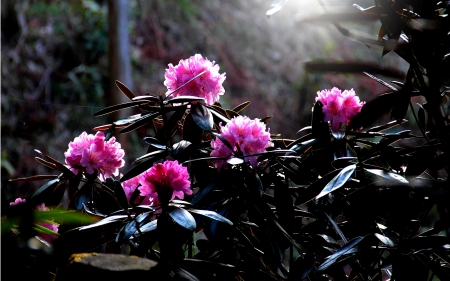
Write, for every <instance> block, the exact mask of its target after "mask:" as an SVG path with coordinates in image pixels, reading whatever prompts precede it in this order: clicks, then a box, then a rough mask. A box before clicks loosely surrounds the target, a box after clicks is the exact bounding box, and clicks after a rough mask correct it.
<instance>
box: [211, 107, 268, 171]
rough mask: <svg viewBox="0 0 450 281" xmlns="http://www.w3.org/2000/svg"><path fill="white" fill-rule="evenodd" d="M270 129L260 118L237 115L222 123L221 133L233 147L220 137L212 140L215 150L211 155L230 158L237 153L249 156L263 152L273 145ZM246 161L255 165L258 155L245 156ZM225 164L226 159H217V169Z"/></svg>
mask: <svg viewBox="0 0 450 281" xmlns="http://www.w3.org/2000/svg"><path fill="white" fill-rule="evenodd" d="M269 131H270V129H268V130H267V131H266V124H264V123H263V122H261V121H259V119H257V118H256V119H254V120H252V119H250V118H249V117H247V116H237V117H234V118H233V119H231V120H230V122H228V123H227V124H226V125H225V126H222V123H220V134H221V136H222V137H223V138H225V140H227V141H228V143H229V144H230V145H231V147H232V148H233V149H232V150H231V149H230V148H229V147H228V146H227V145H225V144H224V143H223V142H222V141H221V140H220V139H219V138H217V139H215V140H212V141H211V147H212V148H213V151H212V152H211V156H213V157H221V158H230V157H232V156H233V155H236V154H237V153H239V151H240V152H242V155H243V156H244V157H245V156H249V155H252V154H256V153H261V152H264V151H265V150H266V148H267V147H271V146H273V143H272V142H271V141H270V133H269ZM245 161H248V162H250V164H251V165H252V166H253V167H256V166H257V165H258V162H257V156H249V157H245ZM223 164H225V160H218V161H216V166H217V169H219V170H220V168H221V167H222V166H223Z"/></svg>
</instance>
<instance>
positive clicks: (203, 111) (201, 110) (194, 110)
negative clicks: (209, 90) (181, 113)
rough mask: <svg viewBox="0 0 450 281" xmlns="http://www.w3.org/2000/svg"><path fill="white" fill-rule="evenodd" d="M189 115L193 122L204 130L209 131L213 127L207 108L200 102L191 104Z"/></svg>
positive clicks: (211, 117)
mask: <svg viewBox="0 0 450 281" xmlns="http://www.w3.org/2000/svg"><path fill="white" fill-rule="evenodd" d="M191 115H192V118H193V119H194V121H195V123H196V124H197V125H198V126H199V127H200V128H202V129H203V130H205V131H211V130H212V129H213V128H214V120H213V116H212V114H211V112H210V111H209V109H208V108H207V107H206V106H205V105H203V104H201V103H199V102H198V103H196V104H193V105H192V106H191Z"/></svg>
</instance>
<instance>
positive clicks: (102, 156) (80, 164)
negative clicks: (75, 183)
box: [64, 132, 125, 181]
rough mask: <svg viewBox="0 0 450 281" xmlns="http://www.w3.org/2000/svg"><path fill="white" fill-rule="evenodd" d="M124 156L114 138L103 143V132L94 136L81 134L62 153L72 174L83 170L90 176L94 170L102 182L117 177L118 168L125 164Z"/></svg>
mask: <svg viewBox="0 0 450 281" xmlns="http://www.w3.org/2000/svg"><path fill="white" fill-rule="evenodd" d="M124 155H125V152H124V151H123V149H121V147H120V143H118V142H116V139H115V138H114V137H112V138H111V139H109V140H108V141H106V142H105V135H104V133H103V132H97V133H96V134H95V136H94V135H91V134H89V135H88V134H87V133H86V132H83V133H82V134H81V135H80V136H79V137H76V138H75V139H74V141H73V142H70V143H69V149H68V150H67V151H66V152H65V153H64V156H65V157H66V164H67V165H69V167H70V169H71V170H72V172H74V173H76V174H77V173H79V171H80V169H83V168H85V170H86V172H87V173H88V174H92V173H94V170H96V171H97V172H98V173H99V177H100V179H101V180H102V181H104V180H106V178H108V177H110V176H111V175H115V176H118V175H119V168H121V167H123V166H124V164H125V161H124V160H123V156H124Z"/></svg>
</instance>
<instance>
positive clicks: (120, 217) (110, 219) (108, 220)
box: [78, 215, 128, 230]
mask: <svg viewBox="0 0 450 281" xmlns="http://www.w3.org/2000/svg"><path fill="white" fill-rule="evenodd" d="M126 218H128V215H114V216H110V217H106V218H104V219H102V220H99V221H98V222H95V223H93V224H89V225H85V226H81V227H78V230H86V229H91V228H95V227H99V226H102V225H105V224H110V223H114V222H118V221H123V220H124V219H126Z"/></svg>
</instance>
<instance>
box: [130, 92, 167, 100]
mask: <svg viewBox="0 0 450 281" xmlns="http://www.w3.org/2000/svg"><path fill="white" fill-rule="evenodd" d="M138 100H147V101H148V102H150V101H152V102H159V101H160V99H159V97H157V96H152V95H150V94H149V93H147V94H146V95H144V96H136V97H134V98H133V101H138Z"/></svg>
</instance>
